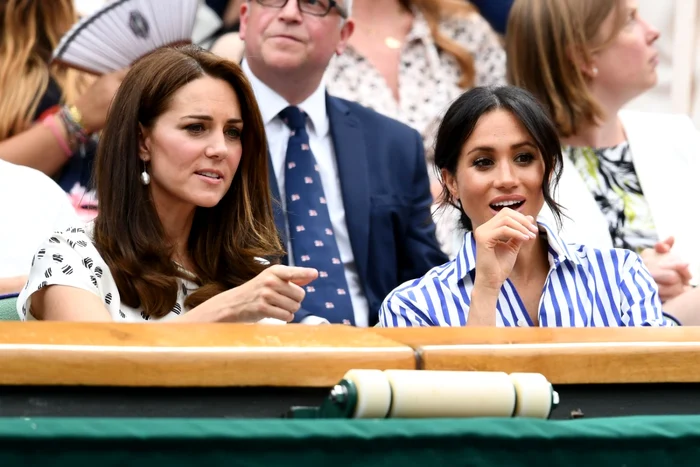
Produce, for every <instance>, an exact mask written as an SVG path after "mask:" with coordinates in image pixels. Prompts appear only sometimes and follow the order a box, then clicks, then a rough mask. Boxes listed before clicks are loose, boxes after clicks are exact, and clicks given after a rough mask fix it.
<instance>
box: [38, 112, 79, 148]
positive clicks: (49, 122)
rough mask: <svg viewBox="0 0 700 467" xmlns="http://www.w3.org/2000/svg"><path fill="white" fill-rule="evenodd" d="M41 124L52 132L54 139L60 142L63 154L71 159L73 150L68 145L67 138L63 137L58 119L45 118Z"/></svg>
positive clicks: (51, 116)
mask: <svg viewBox="0 0 700 467" xmlns="http://www.w3.org/2000/svg"><path fill="white" fill-rule="evenodd" d="M41 123H42V124H43V125H44V126H45V127H46V128H48V129H49V130H51V133H52V134H53V136H54V138H56V141H58V145H59V146H60V147H61V149H63V152H64V153H65V154H66V157H70V156H72V155H73V150H72V149H71V148H70V145H69V144H68V141H66V138H64V137H63V135H62V134H61V130H60V128H58V125H57V123H56V117H54V116H53V115H48V116H46V117H44V118H43V119H42V120H41Z"/></svg>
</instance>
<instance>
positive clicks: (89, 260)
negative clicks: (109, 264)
mask: <svg viewBox="0 0 700 467" xmlns="http://www.w3.org/2000/svg"><path fill="white" fill-rule="evenodd" d="M92 264H93V263H92V258H90V257H88V258H83V266H85V267H86V268H88V269H92ZM97 277H99V276H97Z"/></svg>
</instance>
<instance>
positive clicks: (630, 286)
mask: <svg viewBox="0 0 700 467" xmlns="http://www.w3.org/2000/svg"><path fill="white" fill-rule="evenodd" d="M619 288H620V293H621V300H622V303H621V306H620V311H621V313H622V321H623V324H624V325H626V326H673V325H674V324H675V323H673V322H672V321H671V320H670V319H667V318H665V317H664V315H663V311H662V306H661V299H660V298H659V290H658V287H657V285H656V283H655V282H654V279H653V278H652V277H651V274H650V273H649V270H648V269H647V268H646V266H644V263H643V262H642V259H641V258H640V257H639V256H638V255H637V254H635V253H632V252H628V254H627V256H626V257H625V261H624V265H623V270H622V271H621V273H620V284H619Z"/></svg>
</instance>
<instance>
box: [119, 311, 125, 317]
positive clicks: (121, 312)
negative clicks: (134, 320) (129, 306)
mask: <svg viewBox="0 0 700 467" xmlns="http://www.w3.org/2000/svg"><path fill="white" fill-rule="evenodd" d="M119 316H121V317H122V318H126V313H124V312H123V311H122V310H119Z"/></svg>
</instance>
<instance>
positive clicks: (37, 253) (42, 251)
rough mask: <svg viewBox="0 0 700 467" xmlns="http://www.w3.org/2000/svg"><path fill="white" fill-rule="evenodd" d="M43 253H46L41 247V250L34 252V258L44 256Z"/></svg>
mask: <svg viewBox="0 0 700 467" xmlns="http://www.w3.org/2000/svg"><path fill="white" fill-rule="evenodd" d="M45 254H46V250H45V249H44V248H42V249H41V250H39V251H37V252H36V258H37V259H41V258H43V257H44V255H45Z"/></svg>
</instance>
